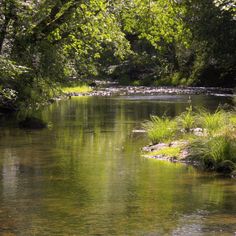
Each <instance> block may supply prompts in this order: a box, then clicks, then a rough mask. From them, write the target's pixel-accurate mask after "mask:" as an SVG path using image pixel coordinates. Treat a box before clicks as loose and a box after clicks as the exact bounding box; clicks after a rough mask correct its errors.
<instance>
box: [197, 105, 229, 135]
mask: <svg viewBox="0 0 236 236" xmlns="http://www.w3.org/2000/svg"><path fill="white" fill-rule="evenodd" d="M197 122H198V123H199V126H200V127H202V128H204V129H206V130H207V132H209V133H210V134H214V133H216V132H217V131H219V130H222V127H226V125H227V123H228V114H227V112H225V111H223V110H221V109H218V110H216V111H215V112H214V113H210V112H208V111H206V110H203V109H200V110H199V113H198V121H197Z"/></svg>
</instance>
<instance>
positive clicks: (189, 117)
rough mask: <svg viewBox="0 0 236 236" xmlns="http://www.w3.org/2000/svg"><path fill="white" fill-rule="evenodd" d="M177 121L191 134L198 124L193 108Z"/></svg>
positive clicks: (188, 109) (187, 110) (189, 108)
mask: <svg viewBox="0 0 236 236" xmlns="http://www.w3.org/2000/svg"><path fill="white" fill-rule="evenodd" d="M176 120H177V121H178V123H179V125H180V127H181V128H182V129H184V130H185V131H187V132H189V131H190V129H191V128H194V127H195V124H196V115H195V113H194V112H193V109H192V106H190V107H188V108H187V109H186V111H185V112H183V113H182V114H181V115H179V116H178V117H177V118H176Z"/></svg>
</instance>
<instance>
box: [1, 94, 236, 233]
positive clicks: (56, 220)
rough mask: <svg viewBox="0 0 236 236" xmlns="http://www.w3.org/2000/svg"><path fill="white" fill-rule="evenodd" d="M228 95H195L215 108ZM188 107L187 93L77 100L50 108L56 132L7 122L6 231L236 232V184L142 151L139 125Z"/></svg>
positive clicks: (3, 143)
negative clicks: (146, 155)
mask: <svg viewBox="0 0 236 236" xmlns="http://www.w3.org/2000/svg"><path fill="white" fill-rule="evenodd" d="M221 99H222V100H221ZM221 99H219V100H216V99H213V98H212V97H202V96H201V97H199V96H196V97H193V98H192V101H193V104H199V103H201V104H203V105H204V104H205V105H206V106H208V107H210V108H211V109H215V108H216V107H217V106H218V103H219V102H225V101H227V100H224V99H226V98H221ZM164 100H166V101H167V102H163V101H164ZM168 100H169V102H168ZM186 106H188V97H186V96H180V97H175V98H173V99H170V98H168V97H164V98H162V97H158V98H153V99H149V98H148V99H144V97H141V98H140V99H139V98H137V97H132V98H79V99H72V100H70V101H62V102H59V103H57V104H53V105H52V106H50V107H47V108H45V110H44V111H43V112H42V116H43V117H44V119H46V120H48V121H50V122H52V124H53V127H52V128H51V129H49V130H43V131H34V132H31V131H22V130H19V129H16V128H11V127H12V126H9V127H8V128H7V127H5V128H4V126H2V128H1V129H0V131H1V133H0V171H1V177H0V178H1V185H0V232H1V233H2V234H3V233H12V234H16V235H165V234H166V235H209V233H210V234H213V233H214V232H217V230H221V231H222V233H224V234H225V235H227V234H230V233H231V234H232V233H233V232H234V231H236V227H235V224H234V223H236V222H235V221H236V214H235V213H236V206H235V204H234V202H235V195H236V185H235V182H234V181H233V180H230V179H222V178H216V177H214V176H212V175H209V174H208V173H201V172H198V171H196V170H195V169H194V168H192V167H188V166H184V165H181V164H171V163H166V162H159V161H156V160H146V159H144V158H142V157H141V156H140V147H141V146H142V145H143V144H144V143H146V142H147V140H146V139H145V137H142V136H139V137H135V136H132V132H131V131H132V129H134V128H140V123H141V122H142V121H144V120H145V119H148V118H149V115H150V114H160V115H162V114H163V113H164V112H165V111H166V110H167V112H168V114H169V115H172V116H174V115H176V114H179V113H180V112H181V111H183V110H184V109H185V107H186ZM221 218H222V219H224V222H226V223H222V222H221V221H220V220H219V219H221ZM187 233H189V234H187Z"/></svg>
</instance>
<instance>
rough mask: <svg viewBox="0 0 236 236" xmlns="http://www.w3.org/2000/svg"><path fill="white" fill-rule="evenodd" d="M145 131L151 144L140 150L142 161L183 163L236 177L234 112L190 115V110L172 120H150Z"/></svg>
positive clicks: (235, 115)
mask: <svg viewBox="0 0 236 236" xmlns="http://www.w3.org/2000/svg"><path fill="white" fill-rule="evenodd" d="M144 127H145V129H146V131H147V135H148V137H149V139H150V140H151V142H152V144H151V145H149V146H146V147H144V148H143V149H142V150H143V152H144V156H145V157H147V158H154V159H159V160H167V161H171V162H182V163H186V164H191V165H194V166H198V167H200V168H202V169H203V170H207V171H216V172H219V173H222V174H224V175H227V176H231V177H234V178H235V177H236V157H235V153H236V114H235V113H234V112H229V111H224V110H222V109H221V110H220V109H218V110H217V111H215V112H214V113H209V112H208V111H206V110H198V111H197V112H193V110H192V107H191V106H190V107H189V108H188V109H187V110H186V111H185V112H183V113H182V114H180V115H179V116H177V117H176V118H174V119H169V118H168V117H156V116H153V117H151V121H148V122H147V123H145V124H144Z"/></svg>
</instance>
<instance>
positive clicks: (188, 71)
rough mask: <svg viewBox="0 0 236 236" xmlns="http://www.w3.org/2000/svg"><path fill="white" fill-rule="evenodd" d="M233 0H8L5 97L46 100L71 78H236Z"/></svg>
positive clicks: (164, 81) (1, 75) (2, 42)
mask: <svg viewBox="0 0 236 236" xmlns="http://www.w3.org/2000/svg"><path fill="white" fill-rule="evenodd" d="M235 9H236V5H235V1H234V0H215V1H213V0H112V1H111V0H1V1H0V97H1V100H2V103H4V104H5V105H6V106H8V107H11V108H12V109H18V108H19V107H25V108H27V107H32V106H35V104H40V103H43V102H46V101H47V100H48V99H49V98H50V97H53V96H54V95H55V93H56V92H57V87H58V86H59V85H60V84H63V83H67V81H68V79H71V78H73V79H74V80H88V79H95V78H96V79H116V80H119V81H120V82H121V83H122V82H123V83H127V84H140V85H151V84H152V85H194V86H198V85H203V86H212V85H214V86H230V87H232V86H235V78H236V10H235Z"/></svg>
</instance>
